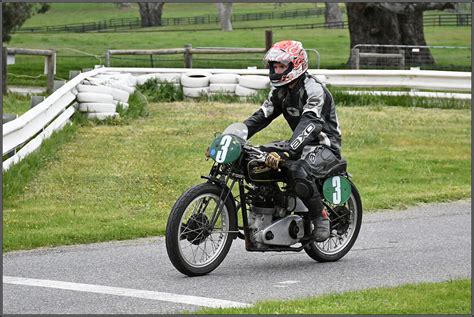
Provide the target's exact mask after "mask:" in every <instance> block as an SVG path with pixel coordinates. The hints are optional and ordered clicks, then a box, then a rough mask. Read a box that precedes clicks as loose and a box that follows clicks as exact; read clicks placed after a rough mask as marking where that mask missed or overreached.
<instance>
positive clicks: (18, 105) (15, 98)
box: [2, 93, 31, 115]
mask: <svg viewBox="0 0 474 317" xmlns="http://www.w3.org/2000/svg"><path fill="white" fill-rule="evenodd" d="M30 103H31V96H28V95H20V94H14V93H8V94H5V95H3V105H2V110H3V113H4V114H5V113H12V114H18V115H21V114H23V113H25V112H26V111H28V110H29V109H30Z"/></svg>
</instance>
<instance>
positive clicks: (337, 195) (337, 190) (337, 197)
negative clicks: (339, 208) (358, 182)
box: [332, 176, 341, 204]
mask: <svg viewBox="0 0 474 317" xmlns="http://www.w3.org/2000/svg"><path fill="white" fill-rule="evenodd" d="M332 186H333V187H334V193H333V194H332V202H333V203H334V204H339V203H340V202H341V179H340V178H339V176H335V177H333V178H332Z"/></svg>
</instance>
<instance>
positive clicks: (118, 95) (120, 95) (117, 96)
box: [110, 87, 130, 102]
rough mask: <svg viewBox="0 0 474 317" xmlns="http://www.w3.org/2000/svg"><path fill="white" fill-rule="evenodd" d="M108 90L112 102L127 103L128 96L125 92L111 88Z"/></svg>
mask: <svg viewBox="0 0 474 317" xmlns="http://www.w3.org/2000/svg"><path fill="white" fill-rule="evenodd" d="M110 90H111V95H112V97H113V98H114V100H118V101H121V102H127V101H128V97H130V94H129V93H128V92H127V91H125V90H122V89H118V88H113V87H110Z"/></svg>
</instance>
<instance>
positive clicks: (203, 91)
mask: <svg viewBox="0 0 474 317" xmlns="http://www.w3.org/2000/svg"><path fill="white" fill-rule="evenodd" d="M208 93H209V87H201V88H191V87H183V95H184V96H185V97H192V98H197V97H200V96H201V95H207V94H208Z"/></svg>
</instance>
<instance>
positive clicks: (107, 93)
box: [76, 83, 129, 120]
mask: <svg viewBox="0 0 474 317" xmlns="http://www.w3.org/2000/svg"><path fill="white" fill-rule="evenodd" d="M76 89H77V95H76V99H77V101H78V103H79V105H78V110H79V111H80V112H84V113H86V114H87V118H88V119H97V120H105V119H107V118H115V117H118V116H119V114H118V112H117V108H118V107H122V109H124V110H127V109H128V103H127V101H128V98H129V94H128V92H127V91H125V90H121V89H118V88H114V87H108V86H104V85H90V84H89V85H87V84H85V83H83V84H79V85H77V86H76Z"/></svg>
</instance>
